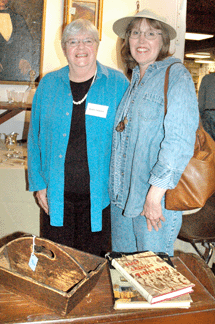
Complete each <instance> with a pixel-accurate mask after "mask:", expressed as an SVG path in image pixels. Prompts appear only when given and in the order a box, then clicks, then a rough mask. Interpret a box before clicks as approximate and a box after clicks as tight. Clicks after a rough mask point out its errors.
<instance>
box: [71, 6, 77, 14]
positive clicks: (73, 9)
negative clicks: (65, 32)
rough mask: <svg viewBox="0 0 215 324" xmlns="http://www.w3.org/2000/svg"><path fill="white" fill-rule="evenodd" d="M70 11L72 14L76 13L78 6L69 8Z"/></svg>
mask: <svg viewBox="0 0 215 324" xmlns="http://www.w3.org/2000/svg"><path fill="white" fill-rule="evenodd" d="M69 13H70V15H75V13H76V8H74V7H71V8H69Z"/></svg>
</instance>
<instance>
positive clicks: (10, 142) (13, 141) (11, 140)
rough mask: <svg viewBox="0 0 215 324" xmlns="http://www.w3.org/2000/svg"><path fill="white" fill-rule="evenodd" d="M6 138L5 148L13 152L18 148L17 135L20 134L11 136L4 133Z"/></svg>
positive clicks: (12, 133)
mask: <svg viewBox="0 0 215 324" xmlns="http://www.w3.org/2000/svg"><path fill="white" fill-rule="evenodd" d="M2 134H3V135H4V136H5V146H6V148H7V149H8V150H9V151H12V150H14V149H15V148H16V145H17V135H19V134H18V133H15V132H11V133H10V134H8V135H7V134H5V133H2Z"/></svg>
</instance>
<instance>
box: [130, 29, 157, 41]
mask: <svg viewBox="0 0 215 324" xmlns="http://www.w3.org/2000/svg"><path fill="white" fill-rule="evenodd" d="M142 34H143V35H144V36H145V38H146V39H148V40H154V39H156V38H157V36H158V35H162V33H161V32H158V31H155V30H148V31H146V32H142V31H139V30H135V29H134V30H131V31H130V32H129V37H130V38H133V39H137V38H139V37H140V36H141V35H142Z"/></svg>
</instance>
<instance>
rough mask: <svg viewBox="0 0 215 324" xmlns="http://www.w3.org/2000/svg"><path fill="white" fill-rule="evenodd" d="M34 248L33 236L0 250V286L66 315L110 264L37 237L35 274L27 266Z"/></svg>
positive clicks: (18, 239) (12, 242)
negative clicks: (107, 264) (106, 265)
mask: <svg viewBox="0 0 215 324" xmlns="http://www.w3.org/2000/svg"><path fill="white" fill-rule="evenodd" d="M32 245H33V237H32V236H31V237H20V238H17V239H16V240H13V241H11V242H9V243H7V244H6V245H4V246H3V247H2V248H1V249H0V283H1V284H3V285H4V287H5V288H6V289H8V290H10V291H12V292H15V293H18V294H20V295H23V296H24V297H27V298H29V299H30V300H32V301H33V302H34V301H36V302H37V303H38V304H40V305H42V306H43V305H44V306H47V307H49V308H51V309H53V310H55V311H58V312H59V313H61V314H63V315H65V314H67V313H68V312H69V311H71V309H72V308H74V307H75V305H76V304H78V303H79V302H80V301H81V300H82V299H83V298H84V296H85V295H86V294H87V293H89V292H90V291H91V289H92V288H93V287H94V286H95V284H96V282H97V280H98V278H99V276H100V275H101V272H102V270H103V268H104V266H105V264H106V263H107V261H106V260H105V259H103V258H100V257H97V256H92V255H89V254H87V253H84V252H81V251H78V250H75V249H71V248H66V247H63V246H60V245H58V244H55V243H53V242H51V241H49V240H45V239H41V238H38V237H37V238H36V239H35V246H34V255H35V256H36V257H37V258H38V263H37V266H36V269H35V271H33V270H32V269H31V268H30V267H29V265H28V263H29V260H30V257H31V253H32V252H33V247H32Z"/></svg>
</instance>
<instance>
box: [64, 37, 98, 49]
mask: <svg viewBox="0 0 215 324" xmlns="http://www.w3.org/2000/svg"><path fill="white" fill-rule="evenodd" d="M81 42H82V43H83V44H84V45H85V46H93V44H94V43H95V39H94V38H90V37H88V38H84V39H76V38H71V39H69V40H68V41H67V42H66V43H67V44H68V45H69V46H70V47H75V46H78V45H80V43H81Z"/></svg>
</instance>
